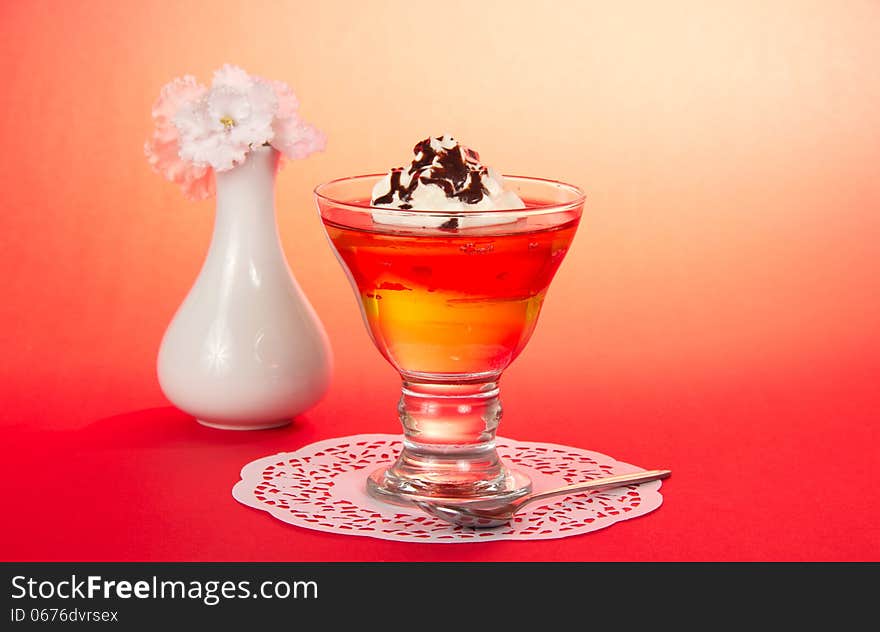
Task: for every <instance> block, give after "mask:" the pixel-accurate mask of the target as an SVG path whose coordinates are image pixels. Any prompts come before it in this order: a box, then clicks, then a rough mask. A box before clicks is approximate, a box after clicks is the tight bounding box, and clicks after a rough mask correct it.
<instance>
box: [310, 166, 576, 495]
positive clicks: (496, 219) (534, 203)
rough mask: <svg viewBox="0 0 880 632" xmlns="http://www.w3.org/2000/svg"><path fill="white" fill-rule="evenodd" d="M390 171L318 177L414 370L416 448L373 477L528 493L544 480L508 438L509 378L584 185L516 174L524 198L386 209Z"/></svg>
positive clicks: (407, 488)
mask: <svg viewBox="0 0 880 632" xmlns="http://www.w3.org/2000/svg"><path fill="white" fill-rule="evenodd" d="M383 175H384V174H383ZM383 175H367V176H356V177H351V178H342V179H339V180H333V181H331V182H327V183H325V184H322V185H320V186H318V187H317V188H316V189H315V196H316V200H317V204H318V209H319V211H320V214H321V220H322V221H323V224H324V228H325V230H326V232H327V235H328V237H329V238H330V242H331V243H332V245H333V248H334V250H335V252H336V255H337V258H338V259H339V261H340V263H341V264H342V267H343V268H344V269H345V271H346V273H347V275H348V278H349V281H350V282H351V285H352V288H353V289H354V291H355V294H356V295H357V298H358V302H359V304H360V308H361V313H362V315H363V318H364V323H365V324H366V327H367V329H368V330H369V332H370V336H371V337H372V339H373V342H374V343H375V344H376V347H377V348H378V349H379V351H380V352H381V353H382V355H383V356H384V357H385V359H386V360H388V362H390V363H391V365H392V366H393V367H394V368H395V369H396V370H397V371H398V372H399V373H400V376H401V378H402V379H403V389H402V395H401V398H400V403H399V405H398V413H399V417H400V422H401V424H402V426H403V447H402V450H401V453H400V455H399V457H398V458H397V460H396V461H395V462H394V463H393V464H391V465H390V466H388V467H385V468H382V469H380V470H378V471H375V472H372V473H371V474H370V475H369V477H368V479H367V489H368V491H369V493H370V494H371V495H373V496H374V497H376V498H379V499H382V500H386V501H389V502H393V503H396V504H409V503H411V502H412V501H413V500H428V501H440V500H442V501H443V502H469V503H470V502H479V501H484V500H492V501H497V500H508V499H509V500H512V499H515V498H518V497H520V496H522V495H524V494H527V493H528V492H529V491H530V490H531V482H530V481H529V479H528V477H526V476H525V475H524V474H523V473H522V472H519V471H517V470H515V469H511V468H509V467H508V466H506V465H505V464H504V463H503V462H502V461H501V459H500V458H499V456H498V453H497V451H496V449H495V433H496V430H497V428H498V424H499V422H500V420H501V400H500V399H499V388H498V382H499V379H500V377H501V374H502V373H503V371H504V370H505V369H506V368H507V366H508V365H509V364H510V363H511V362H512V361H513V360H514V358H516V356H517V355H519V353H520V352H521V351H522V350H523V348H524V347H525V345H526V343H527V342H528V340H529V338H530V337H531V334H532V332H533V331H534V328H535V325H536V323H537V319H538V314H539V313H540V311H541V306H542V304H543V302H544V298H545V295H546V293H547V289H548V287H549V285H550V281H551V280H552V278H553V276H554V274H555V273H556V270H557V268H558V267H559V265H560V263H561V262H562V259H563V257H564V256H565V254H566V252H567V251H568V248H569V246H570V245H571V242H572V239H573V238H574V235H575V231H576V230H577V226H578V223H579V221H580V218H581V214H582V212H583V206H584V194H583V192H582V191H581V190H580V189H578V188H577V187H574V186H572V185H569V184H564V183H562V182H555V181H551V180H543V179H539V178H528V177H519V176H506V177H505V182H506V184H507V186H508V187H509V188H511V189H513V190H514V191H515V192H516V193H517V194H518V195H519V196H520V198H521V199H522V200H523V202H524V203H525V205H526V206H525V208H522V209H516V210H492V211H480V212H471V211H455V212H449V211H419V210H397V209H386V208H377V207H373V206H371V205H370V199H371V192H372V189H373V186H374V185H375V184H376V182H377V181H378V180H379V179H381V178H382V177H383ZM376 220H379V221H376Z"/></svg>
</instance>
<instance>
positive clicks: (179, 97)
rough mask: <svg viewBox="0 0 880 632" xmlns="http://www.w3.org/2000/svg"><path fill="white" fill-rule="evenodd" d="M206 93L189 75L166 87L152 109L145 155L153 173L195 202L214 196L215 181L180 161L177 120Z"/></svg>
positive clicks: (202, 169) (208, 172) (203, 169)
mask: <svg viewBox="0 0 880 632" xmlns="http://www.w3.org/2000/svg"><path fill="white" fill-rule="evenodd" d="M205 90H206V88H205V87H204V86H202V85H200V84H199V83H198V82H197V81H196V80H195V77H192V76H190V75H186V76H185V77H182V78H179V79H175V80H173V81H171V82H170V83H168V84H166V85H165V86H163V88H162V90H161V92H160V93H159V98H158V99H157V100H156V103H155V104H154V105H153V111H152V116H153V123H154V128H153V133H152V135H151V137H150V139H149V140H148V141H147V142H146V143H145V144H144V153H145V154H146V156H147V161H148V162H149V163H150V166H151V167H152V168H153V171H155V172H156V173H158V174H160V175H162V176H164V177H165V178H167V179H168V180H170V181H171V182H174V183H176V184H178V185H180V187H181V188H182V189H183V192H184V194H185V195H186V196H187V197H188V198H190V199H194V200H201V199H205V198H207V197H210V196H212V195H213V194H214V178H213V174H212V173H211V170H210V169H208V168H206V167H204V166H196V165H194V164H192V162H190V161H187V160H184V159H182V158H181V157H180V155H179V152H180V138H179V134H178V131H177V127H176V126H175V125H174V117H175V115H176V114H177V111H178V110H179V109H180V108H181V106H183V105H185V104H187V103H190V102H192V101H194V100H197V99H199V98H201V96H202V95H203V94H204V93H205Z"/></svg>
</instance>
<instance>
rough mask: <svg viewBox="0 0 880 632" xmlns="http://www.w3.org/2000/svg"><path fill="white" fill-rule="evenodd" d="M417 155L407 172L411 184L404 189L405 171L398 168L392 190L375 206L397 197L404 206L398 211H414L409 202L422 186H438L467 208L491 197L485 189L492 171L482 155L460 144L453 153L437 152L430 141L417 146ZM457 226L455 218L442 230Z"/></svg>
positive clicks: (396, 168) (392, 180)
mask: <svg viewBox="0 0 880 632" xmlns="http://www.w3.org/2000/svg"><path fill="white" fill-rule="evenodd" d="M413 153H414V154H415V156H416V157H415V159H413V161H412V164H411V165H410V167H409V170H408V171H407V174H408V175H409V176H411V177H410V181H409V184H407V185H406V186H403V184H402V182H401V176H402V174H403V167H395V168H394V169H392V170H391V183H390V184H391V188H390V189H389V191H388V193H386V194H385V195H382V196H380V197H377V198H376V199H375V200H373V204H391V203H392V202H393V201H394V194H395V193H396V194H397V198H398V199H399V200H400V202H401V203H400V204H398V208H400V209H403V210H409V209H411V208H412V204H410V203H409V202H410V201H412V196H413V193H414V192H415V190H416V187H418V186H419V184H420V183H421V184H435V185H437V186H439V187H440V188H441V189H443V192H444V193H445V194H446V197H447V198H450V199H457V200H460V201H461V202H464V203H465V204H476V203H477V202H479V201H480V200H482V199H483V196H484V195H488V194H489V191H488V190H487V189H486V187H485V186H483V178H484V177H486V176H487V175H488V173H489V170H488V169H487V168H486V167H484V166H482V165H481V164H480V155H479V154H478V153H477V152H475V151H474V150H472V149H468V148H466V147H462V146H461V145H459V144H458V143H456V144H455V146H454V147H452V148H451V149H443V148H441V149H440V151H435V150H434V148H433V147H431V139H430V138H426V139H425V140H423V141H420V142H418V143H416V146H415V147H413ZM447 224H449V226H447ZM453 224H454V225H453ZM457 226H458V221H457V220H455V219H454V218H453V219H451V220H450V221H449V222H446V224H444V225H443V226H441V228H448V229H455V228H456V227H457Z"/></svg>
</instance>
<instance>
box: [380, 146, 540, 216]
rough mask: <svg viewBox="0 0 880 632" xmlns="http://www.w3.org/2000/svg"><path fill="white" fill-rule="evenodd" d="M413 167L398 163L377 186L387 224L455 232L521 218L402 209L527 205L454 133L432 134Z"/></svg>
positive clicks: (458, 209)
mask: <svg viewBox="0 0 880 632" xmlns="http://www.w3.org/2000/svg"><path fill="white" fill-rule="evenodd" d="M413 153H414V154H415V157H414V158H413V161H412V163H411V164H410V166H409V167H395V168H394V169H392V170H391V171H389V172H388V173H387V174H386V175H385V177H384V178H382V179H381V180H379V181H378V182H377V183H376V185H375V186H374V187H373V193H372V199H371V201H370V204H371V205H372V206H375V207H378V208H386V209H393V212H382V211H375V212H373V221H375V222H378V223H382V224H395V225H397V226H410V227H422V228H443V229H447V230H455V229H458V228H467V227H474V226H491V225H494V224H506V223H509V222H513V221H516V218H515V217H511V216H510V215H507V216H505V217H485V216H484V217H453V218H449V217H442V216H441V217H437V218H432V217H429V216H426V215H408V214H407V213H402V212H400V211H410V210H411V211H437V212H440V213H442V212H455V213H459V212H468V211H469V212H480V211H493V210H502V209H503V210H509V209H520V208H525V204H524V203H523V201H522V200H521V199H520V197H519V196H518V195H517V194H516V193H515V192H513V191H511V190H509V189H507V188H505V184H504V178H503V177H502V176H501V174H499V173H498V172H496V171H495V170H494V169H492V168H491V167H486V166H484V165H483V164H481V163H480V155H479V154H478V153H477V152H475V151H474V150H473V149H470V148H468V147H465V146H463V145H461V144H459V143H458V141H456V140H455V139H454V138H453V137H452V136H450V135H449V134H446V135H444V136H441V137H432V138H426V139H425V140H423V141H421V142H420V143H418V144H417V145H416V146H415V148H413Z"/></svg>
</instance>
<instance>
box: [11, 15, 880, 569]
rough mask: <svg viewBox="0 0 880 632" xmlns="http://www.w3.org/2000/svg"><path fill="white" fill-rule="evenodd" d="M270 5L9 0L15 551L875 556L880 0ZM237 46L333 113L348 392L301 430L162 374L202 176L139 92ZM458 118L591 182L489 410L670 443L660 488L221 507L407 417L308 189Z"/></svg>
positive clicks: (591, 434) (554, 171)
mask: <svg viewBox="0 0 880 632" xmlns="http://www.w3.org/2000/svg"><path fill="white" fill-rule="evenodd" d="M258 4H259V6H258V7H256V8H255V7H254V6H253V5H254V3H250V2H243V1H242V0H212V1H211V2H202V1H201V0H193V1H192V2H185V3H172V2H165V1H156V0H144V1H142V2H137V3H135V2H114V1H112V0H92V1H90V2H67V3H45V2H33V1H24V0H23V1H19V2H5V3H0V76H2V77H3V90H2V94H0V106H2V107H0V138H2V140H3V151H0V270H2V275H0V468H2V476H0V500H2V520H0V559H3V560H880V493H878V489H880V485H878V483H880V477H878V474H877V472H878V467H877V466H878V463H880V459H878V457H880V440H878V439H880V437H878V432H880V431H878V426H880V424H878V421H880V329H878V325H880V291H878V282H877V279H878V273H880V247H878V236H880V178H878V177H877V175H878V174H877V165H878V164H880V143H878V142H877V139H878V138H880V74H878V73H877V60H878V59H880V38H878V37H877V24H878V23H880V4H878V3H871V2H867V3H859V4H856V3H848V6H847V7H846V8H841V7H840V6H838V4H837V3H831V2H828V3H804V2H801V1H799V0H786V1H782V2H774V3H705V2H704V3H698V2H685V3H677V2H672V3H656V2H643V3H625V4H622V3H618V4H613V3H587V2H572V3H558V6H557V4H555V3H554V7H553V9H552V10H550V9H548V10H542V9H539V8H536V5H535V3H534V2H507V3H505V5H504V10H503V11H499V10H498V7H497V6H496V5H495V4H493V3H473V2H457V1H456V0H449V2H444V3H440V4H438V3H412V2H398V3H387V4H388V6H384V5H385V4H386V3H382V5H383V6H382V7H378V6H377V3H352V2H333V1H327V2H312V3H309V2H290V3H258ZM462 15H467V16H468V19H467V20H462V19H461V18H460V16H462ZM194 16H197V19H195V18H194ZM424 24H432V25H436V27H437V28H438V29H440V31H439V32H444V33H445V32H450V33H454V34H455V39H454V40H450V41H454V43H455V45H451V44H450V45H447V44H446V40H443V41H444V44H443V45H442V46H441V48H440V49H437V50H438V51H440V52H437V53H436V54H434V53H433V52H430V51H429V53H425V48H424V47H425V44H424V42H423V41H422V40H421V39H419V38H410V39H407V38H406V37H404V38H403V39H404V40H405V41H404V42H402V41H401V35H400V34H401V33H419V32H421V31H422V30H423V26H424ZM486 25H491V28H489V29H488V30H487V26H486ZM255 34H259V36H255ZM432 50H433V49H432ZM426 54H428V55H429V58H430V63H429V64H428V65H427V66H426V64H425V59H426V57H425V55H426ZM226 62H231V63H237V64H240V65H242V66H244V67H245V68H246V69H248V70H249V71H250V72H253V73H257V74H260V75H262V76H265V77H269V78H273V79H276V78H277V79H279V80H283V81H286V82H289V83H290V84H291V85H292V87H293V89H294V90H295V91H296V93H297V95H298V97H299V100H300V102H301V109H300V111H301V113H302V115H303V117H304V118H305V119H306V120H308V121H309V122H311V123H313V124H315V125H316V126H318V127H319V128H320V129H322V130H323V131H325V132H326V133H327V136H328V146H327V150H326V151H325V152H323V153H321V154H318V155H315V156H311V157H309V158H308V159H307V160H302V161H293V162H289V163H288V164H287V165H286V166H285V167H284V169H283V170H282V171H281V172H280V173H279V175H278V184H277V195H276V198H277V203H278V223H279V228H280V233H281V239H282V242H283V245H284V248H285V252H286V254H287V256H288V259H289V262H290V266H291V269H292V270H293V272H294V274H295V275H296V277H297V279H298V280H299V282H300V283H301V285H302V287H303V289H304V291H305V293H306V294H307V295H308V297H309V298H310V300H311V301H312V303H313V305H314V307H315V309H316V311H317V313H318V314H319V315H320V317H321V319H322V320H323V321H324V323H325V325H326V328H327V331H328V334H329V338H330V340H331V343H332V346H333V350H334V355H335V369H334V374H333V383H332V386H331V388H330V390H329V392H328V393H327V394H326V396H325V398H324V399H323V401H322V402H321V403H320V404H319V405H317V406H315V407H314V408H313V409H312V410H310V411H308V412H307V413H306V414H304V415H302V416H301V417H300V418H298V419H296V420H295V422H294V423H293V424H292V425H291V426H290V427H288V428H285V429H280V430H272V431H263V432H247V433H234V432H224V431H217V430H211V429H207V428H203V427H200V426H199V425H197V424H196V423H195V421H194V420H192V419H191V418H189V417H187V416H186V415H185V414H183V413H181V412H179V411H176V410H175V409H173V408H171V407H170V405H169V402H168V401H167V400H166V399H165V398H164V397H163V395H162V393H161V391H160V389H159V387H158V383H157V380H156V375H155V361H156V352H157V349H158V346H159V341H160V340H161V336H162V333H163V331H164V329H165V327H166V326H167V324H168V323H169V321H170V320H171V318H172V316H173V314H174V311H175V309H176V308H177V306H178V305H180V303H181V301H182V300H183V298H184V296H185V294H186V292H187V290H188V288H189V287H190V286H191V284H192V282H193V279H194V278H195V276H196V275H197V273H198V270H199V267H200V265H201V262H202V260H203V258H204V255H205V252H206V249H207V247H208V243H209V240H210V236H211V224H212V219H213V202H212V201H210V200H206V201H203V202H198V203H193V202H190V201H188V200H186V199H184V198H183V196H182V195H181V194H180V191H179V190H178V189H177V187H176V186H174V185H172V184H170V183H168V182H166V181H164V180H162V178H160V177H159V176H158V175H156V174H154V173H152V172H151V171H150V169H149V167H148V165H147V163H146V160H145V159H144V156H143V152H142V148H143V143H144V140H145V139H146V138H147V137H148V135H149V134H150V132H151V119H150V108H151V106H152V104H153V102H154V100H155V99H156V97H157V95H158V94H159V90H160V88H161V86H162V85H163V84H164V83H165V82H167V81H169V80H171V79H172V78H174V77H177V76H180V75H183V74H185V73H193V74H195V75H197V77H198V79H199V80H200V81H202V82H207V81H210V77H211V72H212V71H213V70H214V69H216V68H217V67H219V66H220V65H221V64H223V63H226ZM426 67H427V68H428V70H429V73H430V75H429V76H428V77H427V78H426V76H425V72H426ZM380 78H381V80H379V79H380ZM452 78H454V80H453V79H452ZM438 126H440V128H439V129H437V127H438ZM445 131H449V132H450V133H453V134H455V136H456V137H457V138H459V139H460V140H462V142H465V143H466V144H468V145H470V146H472V147H473V148H474V149H477V150H478V151H479V152H480V155H481V157H482V158H483V159H484V161H485V162H486V163H487V164H489V165H492V166H495V167H496V168H498V169H499V170H501V171H502V172H505V173H522V174H527V175H534V176H542V177H549V178H554V179H559V180H563V181H566V182H572V183H574V184H577V185H580V186H582V187H584V188H585V190H586V191H587V206H586V212H585V214H584V219H583V221H582V224H581V226H580V228H579V230H578V234H577V235H576V236H575V239H574V242H573V244H572V247H571V250H570V252H569V253H568V254H567V256H566V258H565V260H564V261H563V263H562V266H561V268H560V270H559V273H558V274H557V277H556V279H555V280H554V282H553V284H552V286H551V288H550V291H549V294H548V296H547V301H546V304H545V306H544V309H543V312H542V314H541V318H540V320H539V322H538V326H537V329H536V332H535V334H534V337H533V338H532V340H531V341H530V343H529V345H528V346H527V347H526V349H525V351H524V353H523V354H522V356H521V357H519V358H518V359H517V360H516V361H515V362H514V364H513V365H512V366H511V368H510V369H509V371H508V372H507V373H506V374H505V376H504V377H503V379H502V382H501V385H502V397H503V402H504V407H505V414H504V418H503V420H502V422H501V427H500V434H501V435H502V436H507V437H511V438H514V439H521V440H533V441H543V442H554V443H561V444H567V445H571V446H576V447H580V448H584V449H588V450H594V451H597V452H601V453H604V454H608V455H610V456H612V457H614V458H616V459H619V460H622V461H625V462H628V463H632V464H635V465H638V466H641V467H645V468H670V469H671V470H672V471H673V474H672V477H671V478H670V479H669V480H667V481H664V483H663V486H662V494H663V498H664V502H663V505H662V506H661V507H660V508H659V509H658V510H657V511H654V512H652V513H650V514H647V515H645V516H642V517H639V518H636V519H632V520H628V521H624V522H621V523H618V524H615V525H613V526H612V527H610V528H607V529H604V530H601V531H598V532H594V533H592V534H586V535H583V536H578V537H572V538H565V539H559V540H551V541H543V542H491V543H474V544H455V545H452V544H442V545H441V544H431V545H427V544H407V543H396V542H387V541H381V540H375V539H368V538H356V537H345V536H340V535H333V534H327V533H318V532H311V531H307V530H302V529H299V528H296V527H293V526H290V525H286V524H283V523H280V522H278V521H276V520H274V519H272V518H271V517H270V516H269V515H268V514H266V513H264V512H259V511H256V510H253V509H251V508H248V507H244V506H242V505H240V504H239V503H237V502H236V501H234V500H233V498H232V496H231V489H232V487H233V485H234V484H235V483H236V482H237V480H238V474H239V471H240V469H241V468H242V466H243V465H245V464H246V463H248V462H250V461H252V460H254V459H256V458H259V457H262V456H265V455H269V454H275V453H278V452H283V451H288V450H294V449H296V448H299V447H301V446H303V445H306V444H308V443H310V442H313V441H316V440H322V439H328V438H331V437H337V436H342V435H349V434H356V433H370V432H398V431H399V423H398V421H397V418H396V412H395V407H396V401H397V397H398V392H399V381H398V378H397V376H396V375H395V373H394V372H393V370H392V369H391V368H390V367H389V366H388V365H387V364H386V363H385V362H384V360H383V359H382V358H381V357H380V355H379V353H378V352H377V351H376V350H375V349H374V348H373V346H372V344H371V342H370V341H369V339H368V336H367V333H366V331H365V329H364V327H363V324H362V323H361V321H360V315H359V313H358V310H357V307H356V304H355V300H354V297H353V294H352V292H351V289H350V288H349V287H348V284H347V281H346V279H345V276H344V274H343V272H342V270H341V268H340V267H339V265H338V263H337V262H336V260H335V259H334V257H333V255H332V253H331V251H330V248H329V247H328V245H327V242H326V238H325V235H324V233H323V230H322V229H321V225H320V221H319V219H318V217H317V214H316V210H315V207H314V202H313V197H312V190H313V188H314V187H315V185H316V184H318V183H320V182H324V181H327V180H330V179H333V178H338V177H342V176H349V175H354V174H356V173H368V172H379V171H384V170H386V169H388V168H389V167H390V166H393V165H399V164H403V163H404V162H405V161H406V160H407V156H408V152H409V151H410V148H411V147H412V146H413V144H414V143H415V142H417V141H418V140H420V139H422V138H424V137H425V136H427V135H428V134H440V133H443V132H445Z"/></svg>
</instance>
